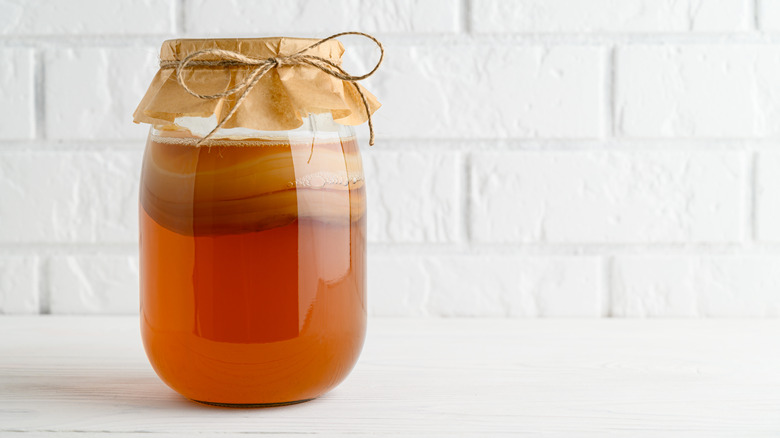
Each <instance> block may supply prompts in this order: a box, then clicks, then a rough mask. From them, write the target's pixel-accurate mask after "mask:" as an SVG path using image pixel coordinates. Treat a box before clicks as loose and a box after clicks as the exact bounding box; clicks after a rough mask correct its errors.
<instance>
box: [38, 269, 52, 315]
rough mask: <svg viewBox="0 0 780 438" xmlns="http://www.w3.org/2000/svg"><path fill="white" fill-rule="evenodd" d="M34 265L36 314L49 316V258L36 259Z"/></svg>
mask: <svg viewBox="0 0 780 438" xmlns="http://www.w3.org/2000/svg"><path fill="white" fill-rule="evenodd" d="M36 263H37V264H38V266H37V270H38V278H37V279H36V280H37V282H38V285H37V286H38V314H39V315H49V314H51V290H50V289H49V282H48V278H49V276H48V272H49V258H48V257H44V258H41V257H40V256H39V257H36Z"/></svg>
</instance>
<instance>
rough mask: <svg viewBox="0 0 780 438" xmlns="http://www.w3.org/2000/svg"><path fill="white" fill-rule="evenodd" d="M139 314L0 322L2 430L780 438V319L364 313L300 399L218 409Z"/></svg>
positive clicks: (26, 433)
mask: <svg viewBox="0 0 780 438" xmlns="http://www.w3.org/2000/svg"><path fill="white" fill-rule="evenodd" d="M137 325H138V324H137V319H136V318H134V317H51V316H44V317H11V316H2V317H0V437H3V438H6V437H9V438H12V437H18V438H29V437H38V436H46V437H49V436H53V437H79V438H84V437H91V436H105V435H106V434H107V433H109V432H115V433H117V435H116V436H121V437H142V438H152V437H158V436H160V437H170V436H202V437H205V436H218V437H223V436H230V435H234V434H235V435H236V436H238V435H239V434H240V435H241V436H246V434H263V435H264V436H267V435H271V436H278V435H283V436H285V435H301V434H313V435H317V436H344V435H353V436H366V435H404V436H424V437H428V436H480V437H490V436H503V435H530V436H560V437H579V436H593V437H603V436H627V437H644V436H664V437H666V436H683V437H698V436H701V437H719V436H733V437H753V436H756V437H758V436H766V437H779V436H780V320H752V321H748V320H744V321H739V320H737V321H734V320H514V321H512V320H479V319H449V320H430V319H429V320H405V319H376V318H375V319H372V320H370V328H369V337H368V340H367V342H366V347H365V349H364V351H363V355H362V357H361V360H360V362H359V364H358V366H357V367H356V369H355V370H354V371H353V373H352V375H351V376H350V377H349V378H348V379H347V380H346V382H345V383H343V384H342V385H341V386H340V387H338V388H337V389H336V390H334V391H333V392H331V393H329V394H327V395H326V396H324V397H322V398H320V399H317V400H314V401H311V402H308V403H304V404H299V405H294V406H286V407H278V408H265V409H227V408H215V407H208V406H203V405H199V404H197V403H193V402H190V401H188V400H186V399H184V398H182V397H180V396H179V395H178V394H176V393H175V392H173V391H172V390H170V389H168V387H166V386H165V385H164V384H163V383H162V382H161V381H160V380H158V379H157V377H156V376H155V374H154V372H153V371H152V369H151V367H150V366H149V365H148V363H147V361H146V357H145V355H144V352H143V349H142V347H141V342H140V339H139V334H138V327H137Z"/></svg>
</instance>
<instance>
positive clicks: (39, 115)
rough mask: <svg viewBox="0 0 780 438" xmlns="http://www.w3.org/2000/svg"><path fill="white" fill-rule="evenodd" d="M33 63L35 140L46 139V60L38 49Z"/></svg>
mask: <svg viewBox="0 0 780 438" xmlns="http://www.w3.org/2000/svg"><path fill="white" fill-rule="evenodd" d="M33 56H34V58H33V59H34V63H33V118H34V121H33V123H34V126H35V139H36V141H45V140H46V60H45V54H44V53H43V51H42V50H40V49H38V50H36V51H35V52H34V55H33Z"/></svg>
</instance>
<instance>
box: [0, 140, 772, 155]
mask: <svg viewBox="0 0 780 438" xmlns="http://www.w3.org/2000/svg"><path fill="white" fill-rule="evenodd" d="M363 140H364V139H359V141H360V142H364V141H363ZM380 140H381V141H380V142H378V143H377V145H376V146H375V147H373V148H370V149H369V148H368V147H367V145H366V147H365V148H364V149H361V152H363V153H371V152H372V151H382V150H383V148H393V149H398V150H420V149H419V147H420V146H426V145H427V146H431V147H447V148H448V149H449V150H452V151H458V150H461V149H458V148H464V149H463V150H468V151H480V150H497V151H504V150H514V149H518V150H546V149H572V150H593V151H597V150H607V149H609V150H624V149H627V150H636V149H638V148H639V149H643V150H660V149H663V148H669V149H670V150H679V149H681V148H682V149H683V150H685V149H688V150H715V151H717V150H745V151H750V150H765V149H766V148H771V149H772V150H778V144H780V138H777V139H770V138H760V139H759V138H754V139H748V138H745V139H707V138H703V139H691V138H684V137H678V138H666V139H644V138H641V139H631V138H604V139H553V138H548V139H541V138H540V139H506V138H494V139H493V138H473V139H463V138H462V137H460V138H452V139H450V138H439V139H437V138H425V137H407V138H401V137H394V138H390V139H380ZM410 143H414V146H409V144H410ZM145 144H146V139H145V138H143V139H137V140H132V139H130V140H116V139H106V140H64V139H34V140H0V151H2V150H3V148H5V150H9V149H14V148H15V149H24V150H28V149H27V148H33V149H29V150H37V149H51V150H66V151H67V150H74V151H78V150H82V149H83V150H96V149H101V148H102V149H106V150H113V148H129V149H133V150H137V149H140V150H143V148H144V146H145ZM423 151H424V149H423Z"/></svg>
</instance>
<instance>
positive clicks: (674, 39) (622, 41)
mask: <svg viewBox="0 0 780 438" xmlns="http://www.w3.org/2000/svg"><path fill="white" fill-rule="evenodd" d="M229 35H230V34H229V33H221V34H217V35H215V36H214V37H215V38H216V37H228V36H229ZM374 35H375V36H376V37H377V38H379V39H381V40H382V41H383V42H384V43H386V44H402V45H413V46H444V47H446V46H448V45H475V46H479V45H495V44H507V45H511V46H515V47H517V46H519V47H523V46H529V45H572V46H609V45H634V44H638V45H641V44H649V45H656V44H657V45H669V44H681V45H683V44H691V45H702V44H711V45H714V46H717V47H720V46H728V45H735V44H757V45H771V44H780V32H777V31H773V32H762V31H759V32H756V31H753V30H748V31H739V32H717V33H697V34H684V33H667V34H665V33H655V34H630V33H623V34H621V33H603V34H587V33H553V32H550V33H546V32H539V33H527V34H510V33H507V34H500V33H496V34H485V33H476V34H475V33H463V32H461V33H412V32H406V33H374ZM187 36H191V35H189V33H188V32H181V33H179V32H175V33H159V34H146V35H141V34H135V35H65V34H53V35H0V46H6V45H11V46H17V45H18V46H28V45H40V44H45V45H48V46H51V47H62V46H75V47H103V46H101V44H105V45H106V47H115V46H125V45H127V46H139V45H149V46H153V47H155V48H156V47H158V46H159V44H160V42H161V41H162V39H169V38H176V37H187ZM315 36H316V35H315ZM357 45H361V44H359V43H358V44H357Z"/></svg>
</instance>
